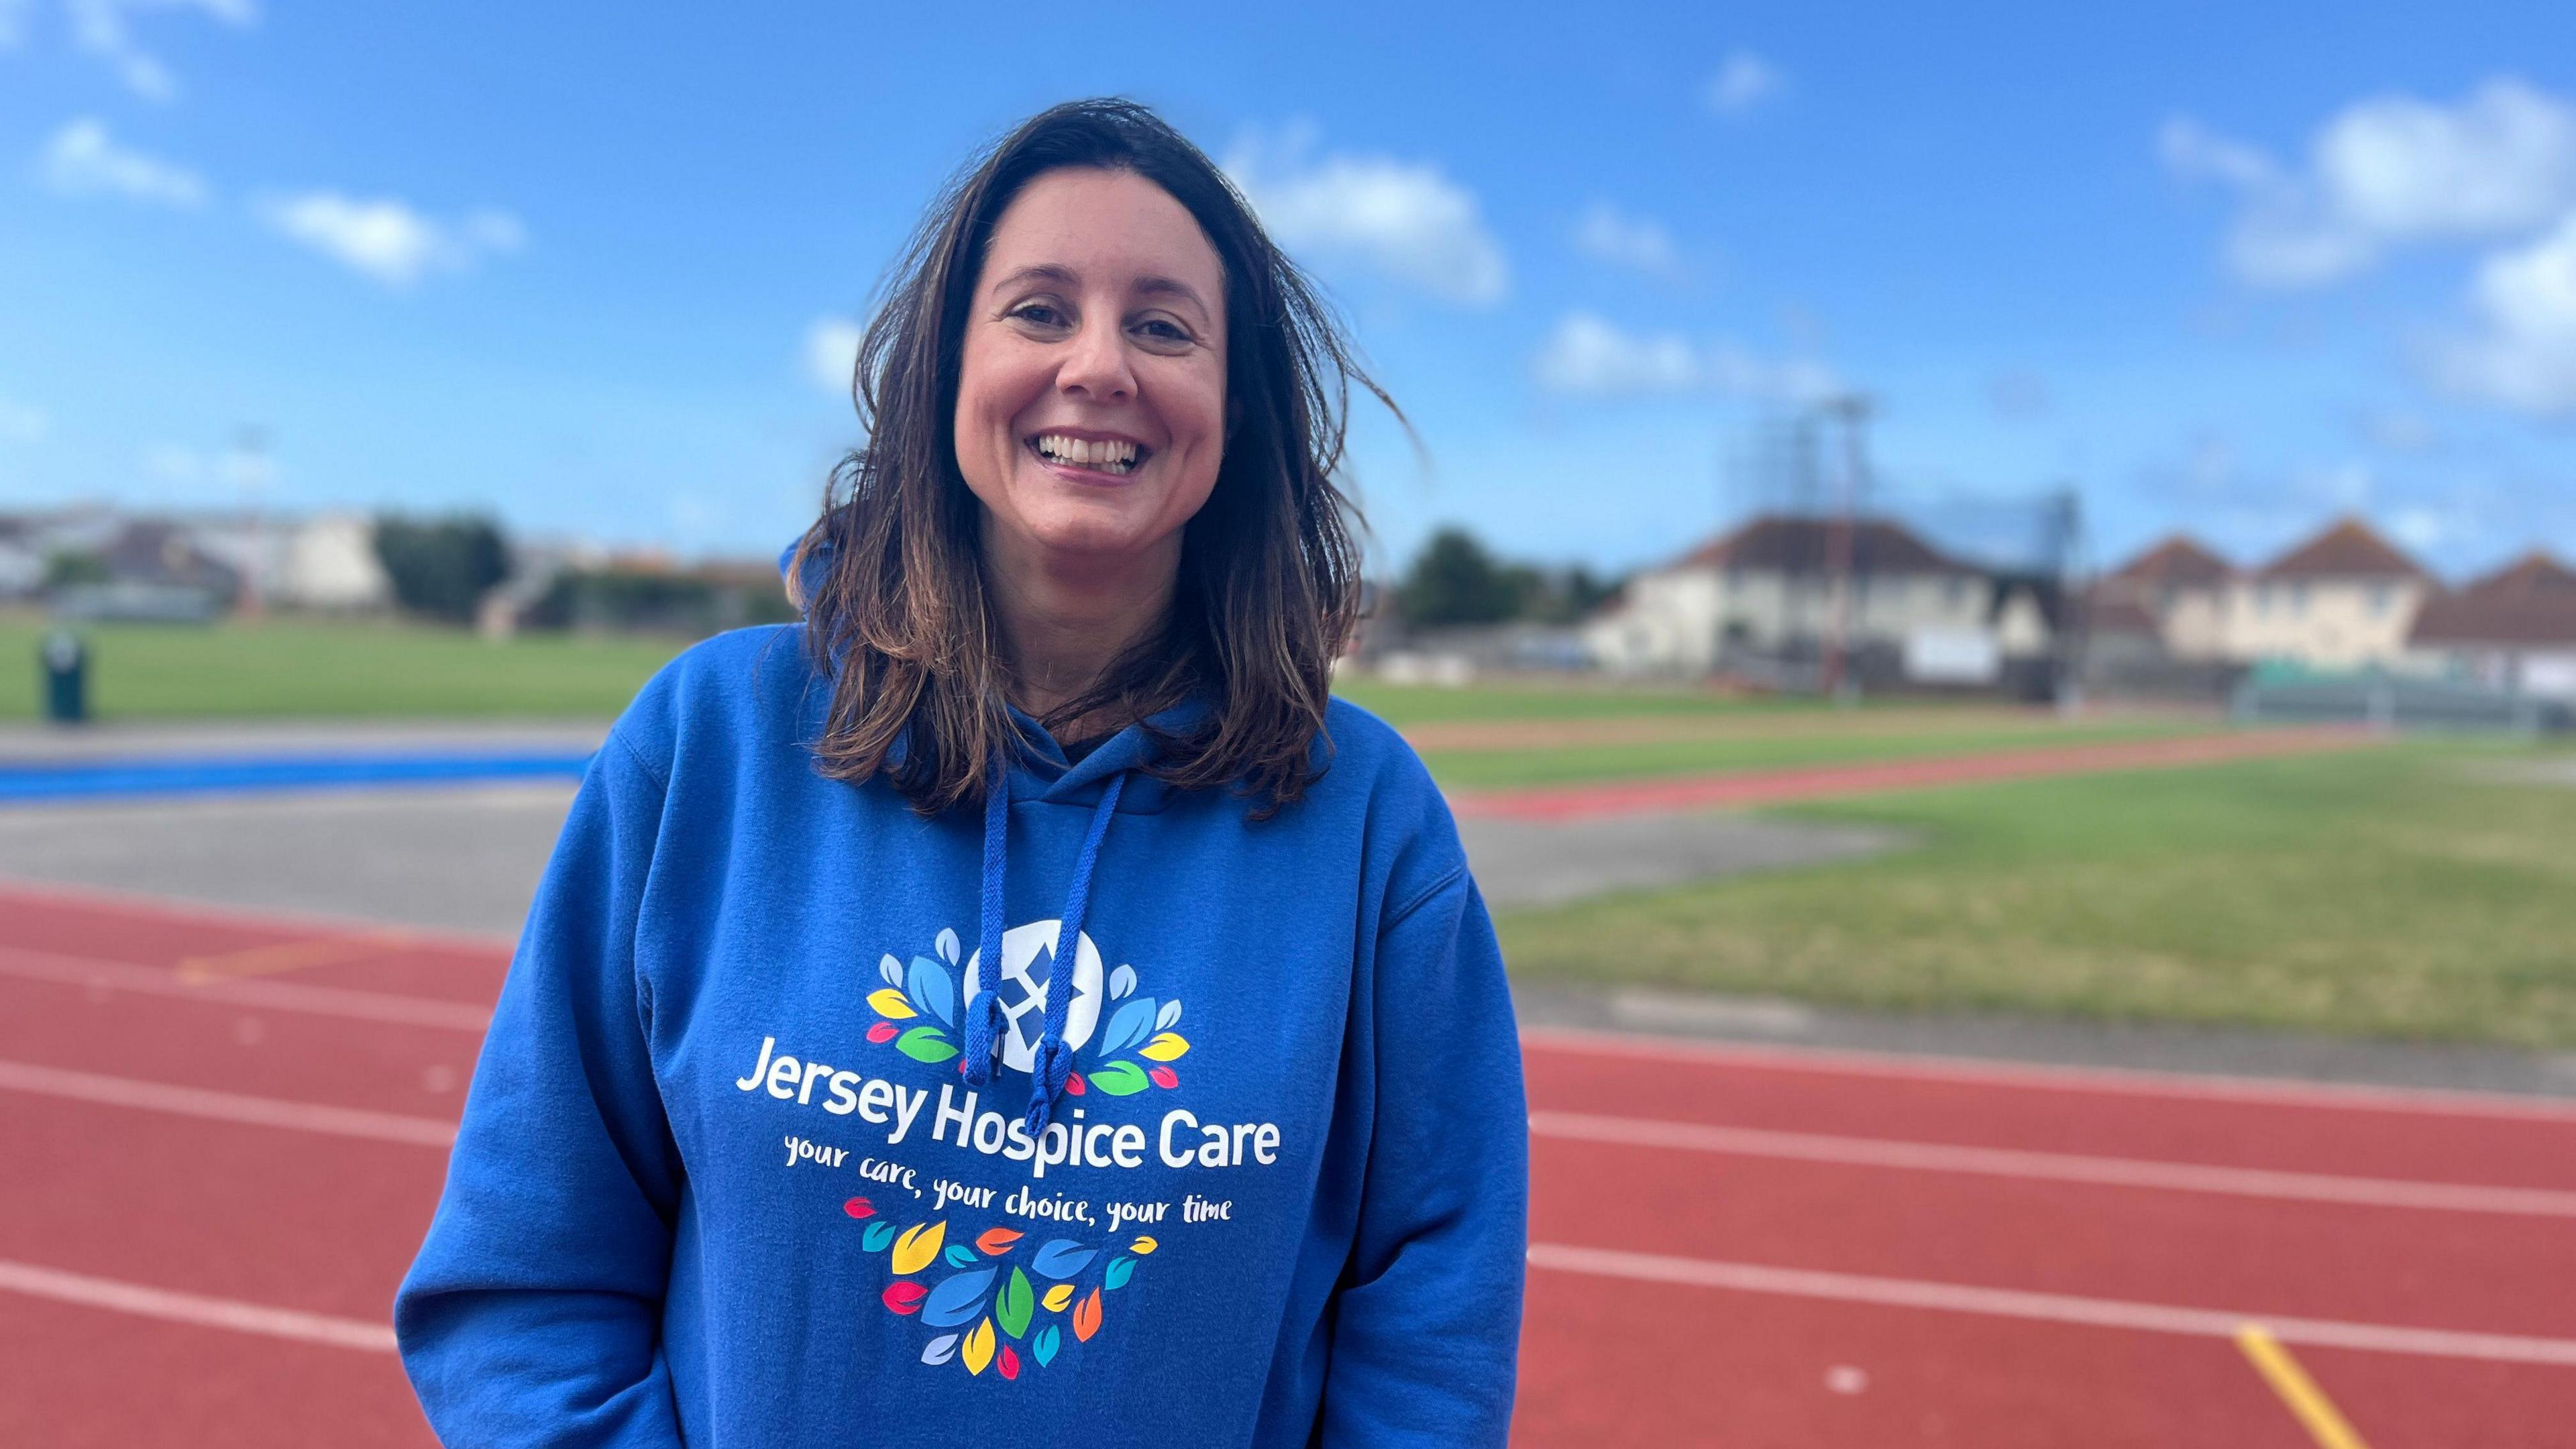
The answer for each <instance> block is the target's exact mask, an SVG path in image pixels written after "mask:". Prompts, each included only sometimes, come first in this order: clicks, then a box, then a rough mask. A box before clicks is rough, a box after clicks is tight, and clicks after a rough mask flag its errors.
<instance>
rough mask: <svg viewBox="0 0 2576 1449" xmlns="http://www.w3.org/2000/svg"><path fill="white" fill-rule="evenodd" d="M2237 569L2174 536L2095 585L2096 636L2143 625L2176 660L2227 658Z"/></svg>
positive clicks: (2188, 540) (2197, 544) (2183, 536)
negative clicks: (2107, 628)
mask: <svg viewBox="0 0 2576 1449" xmlns="http://www.w3.org/2000/svg"><path fill="white" fill-rule="evenodd" d="M2235 582H2236V567H2235V565H2233V564H2230V563H2229V562H2228V561H2227V560H2225V559H2223V558H2220V557H2219V556H2218V555H2217V554H2216V553H2214V552H2212V551H2211V550H2210V549H2209V548H2208V547H2207V546H2206V545H2204V544H2203V543H2201V542H2200V540H2198V539H2196V538H2193V537H2191V536H2190V535H2188V534H2181V533H2177V534H2173V535H2170V536H2168V537H2167V538H2165V539H2163V540H2162V541H2161V542H2159V543H2157V544H2156V545H2155V546H2154V547H2152V548H2149V549H2148V550H2147V551H2146V552H2144V553H2141V554H2139V555H2138V556H2137V557H2136V558H2133V559H2131V560H2129V561H2128V562H2127V563H2125V564H2122V565H2121V566H2120V567H2118V568H2116V569H2114V570H2112V571H2111V572H2109V573H2107V574H2104V575H2103V576H2102V577H2101V579H2100V580H2099V581H2097V582H2096V583H2095V584H2094V598H2093V603H2094V614H2093V620H2094V626H2093V627H2094V632H2095V633H2096V634H2099V633H2101V632H2102V630H2103V627H2104V625H2105V624H2106V623H2114V624H2116V625H2118V626H2119V627H2120V628H2123V629H2127V630H2129V631H2130V632H2135V630H2136V626H2137V625H2138V624H2140V623H2142V622H2143V623H2145V624H2147V625H2148V626H2149V628H2150V629H2151V631H2152V632H2153V634H2154V635H2155V637H2156V638H2157V639H2158V640H2159V641H2161V643H2162V645H2163V648H2164V652H2165V653H2166V654H2167V655H2168V656H2170V657H2172V658H2175V659H2192V660H2212V659H2224V658H2226V657H2228V647H2227V646H2228V640H2227V620H2228V613H2227V611H2228V601H2229V597H2230V595H2231V594H2232V592H2233V591H2234V587H2235Z"/></svg>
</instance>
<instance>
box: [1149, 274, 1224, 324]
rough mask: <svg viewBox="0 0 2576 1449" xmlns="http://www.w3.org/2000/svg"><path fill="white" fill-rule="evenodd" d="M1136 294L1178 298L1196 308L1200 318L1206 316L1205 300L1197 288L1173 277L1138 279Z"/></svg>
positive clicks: (1206, 306)
mask: <svg viewBox="0 0 2576 1449" xmlns="http://www.w3.org/2000/svg"><path fill="white" fill-rule="evenodd" d="M1136 293H1137V295H1139V296H1144V297H1157V296H1160V297H1179V298H1181V299H1183V300H1184V301H1187V302H1188V303H1190V304H1191V305H1192V306H1194V307H1196V308H1198V309H1199V314H1200V315H1201V316H1205V315H1207V310H1208V304H1207V299H1206V298H1205V297H1202V296H1200V295H1199V292H1198V288H1196V287H1193V286H1191V285H1190V284H1189V283H1187V282H1184V281H1181V280H1179V279H1178V278H1175V277H1156V276H1143V277H1138V278H1137V279H1136Z"/></svg>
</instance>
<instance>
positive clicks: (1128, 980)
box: [1109, 966, 1136, 1001]
mask: <svg viewBox="0 0 2576 1449" xmlns="http://www.w3.org/2000/svg"><path fill="white" fill-rule="evenodd" d="M1135 989H1136V968H1135V967H1133V966H1121V967H1119V968H1118V969H1117V970H1115V971H1112V972H1110V973H1109V999H1110V1000H1112V1001H1116V1000H1117V999H1118V998H1120V997H1122V996H1125V995H1126V994H1127V993H1128V992H1130V991H1133V990H1135Z"/></svg>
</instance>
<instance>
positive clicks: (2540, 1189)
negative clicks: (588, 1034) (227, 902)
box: [0, 892, 2576, 1449]
mask: <svg viewBox="0 0 2576 1449" xmlns="http://www.w3.org/2000/svg"><path fill="white" fill-rule="evenodd" d="M317 942H318V943H322V944H319V945H312V944H306V943H317ZM335 942H336V943H338V944H337V945H334V944H332V943H335ZM280 946H287V947H291V948H292V949H291V950H285V951H280V950H276V949H273V948H278V947H280ZM343 948H345V949H343ZM302 960H312V961H315V962H317V963H318V964H311V965H304V966H300V967H287V966H281V965H280V964H279V963H281V962H295V961H302ZM191 961H193V962H195V963H196V965H195V966H194V967H193V968H191V975H192V976H193V977H195V978H200V979H202V978H207V977H209V976H211V977H214V978H217V979H215V980H214V981H213V982H212V984H184V983H183V980H182V976H181V971H180V966H181V963H183V962H191ZM503 963H504V953H503V952H502V951H501V950H500V949H499V948H498V947H497V946H495V945H493V944H491V943H488V942H479V941H473V940H446V939H429V938H423V937H419V936H386V935H381V934H377V935H364V934H361V933H354V932H345V931H344V932H339V933H336V934H335V933H334V932H333V931H332V930H331V929H330V928H328V927H327V926H325V925H323V924H321V923H315V922H291V921H262V920H259V919H253V918H243V917H237V916H220V915H215V914H212V913H202V914H201V913H198V912H194V911H187V910H172V909H169V908H164V907H147V906H144V905H141V904H138V903H134V902H127V901H120V900H114V899H107V898H96V897H85V898H72V897H65V896H33V895H23V894H11V893H5V892H0V1161H5V1162H6V1163H7V1164H8V1165H9V1166H8V1171H7V1172H6V1174H5V1176H0V1443H8V1444H21V1443H25V1444H39V1443H41V1444H48V1445H116V1446H140V1449H158V1446H163V1445H170V1446H177V1445H181V1444H187V1445H193V1446H222V1445H243V1446H252V1445H256V1446H278V1445H297V1444H313V1445H333V1446H338V1445H360V1444H379V1443H382V1444H426V1443H428V1442H429V1435H428V1432H427V1430H426V1428H425V1427H424V1426H423V1425H422V1423H421V1421H420V1416H419V1412H418V1410H417V1409H416V1408H415V1407H414V1405H413V1403H412V1399H411V1395H410V1391H409V1389H408V1387H407V1386H406V1384H405V1383H404V1381H403V1378H402V1374H401V1370H400V1367H399V1365H398V1364H397V1363H396V1361H395V1360H394V1358H393V1356H392V1355H391V1353H390V1352H389V1351H387V1345H388V1343H389V1336H388V1335H386V1334H385V1333H384V1331H383V1328H382V1325H383V1323H384V1319H385V1313H386V1308H387V1305H388V1303H389V1302H390V1300H391V1297H392V1294H393V1290H394V1286H395V1284H396V1282H397V1281H398V1280H399V1278H400V1276H401V1273H402V1270H403V1268H404V1266H405V1265H406V1264H407V1263H408V1261H409V1259H410V1255H411V1252H412V1249H413V1248H414V1246H415V1245H416V1244H417V1243H418V1241H419V1238H420V1234H421V1232H422V1230H423V1229H424V1228H425V1227H426V1225H427V1222H428V1217H429V1212H430V1209H431V1207H432V1205H433V1203H434V1201H435V1198H436V1194H437V1190H438V1184H439V1179H440V1174H441V1172H442V1170H443V1167H444V1157H443V1154H442V1153H441V1151H440V1150H439V1149H438V1148H437V1146H436V1145H435V1142H436V1137H437V1131H438V1127H439V1124H441V1123H444V1122H447V1121H450V1120H452V1119H453V1117H454V1114H455V1112H456V1109H457V1106H458V1104H459V1102H460V1100H461V1097H462V1091H463V1084H464V1079H465V1075H466V1072H467V1071H468V1069H469V1068H470V1066H471V1063H472V1059H473V1053H474V1049H475V1046H476V1042H477V1021H476V1012H475V1010H474V1007H475V1005H476V1004H478V1003H485V1002H488V1001H489V1000H490V998H491V996H492V993H493V992H494V991H495V989H496V988H497V986H498V983H499V979H500V976H501V972H502V969H503ZM245 971H257V972H259V973H260V974H256V975H250V976H242V975H240V974H239V973H241V972H245ZM1525 1049H1526V1055H1527V1063H1528V1073H1529V1084H1530V1095H1531V1101H1532V1106H1533V1108H1534V1111H1535V1113H1536V1122H1537V1128H1536V1131H1535V1134H1534V1139H1533V1162H1534V1165H1535V1179H1536V1180H1535V1183H1534V1188H1535V1200H1534V1204H1533V1207H1534V1211H1533V1218H1532V1237H1533V1240H1534V1242H1535V1243H1536V1244H1537V1245H1538V1246H1537V1247H1536V1248H1535V1249H1534V1254H1533V1256H1534V1259H1535V1263H1536V1266H1534V1268H1533V1270H1532V1272H1531V1275H1530V1295H1529V1317H1528V1329H1527V1332H1526V1335H1525V1338H1524V1351H1523V1356H1522V1395H1521V1410H1520V1417H1519V1426H1518V1435H1517V1438H1518V1441H1519V1442H1521V1443H1524V1444H1530V1445H1555V1444H1579V1445H1582V1446H1585V1449H1598V1446H1602V1445H1609V1444H1628V1443H1655V1444H1730V1445H1734V1444H1741V1445H1776V1446H1806V1445H1867V1446H1878V1445H1894V1444H1962V1445H1979V1446H2018V1445H2028V1446H2042V1445H2048V1446H2054V1445H2068V1444H2084V1445H2087V1446H2102V1445H2151V1444H2153V1445H2166V1444H2187V1445H2201V1444H2227V1445H2250V1446H2264V1445H2272V1446H2279V1449H2298V1446H2300V1445H2305V1444H2311V1443H2313V1442H2314V1441H2313V1440H2311V1439H2310V1438H2309V1436H2308V1435H2307V1433H2306V1431H2304V1430H2303V1429H2301V1428H2300V1427H2299V1425H2298V1423H2297V1422H2296V1421H2295V1420H2294V1419H2293V1418H2292V1417H2291V1416H2290V1414H2289V1412H2288V1411H2287V1410H2286V1409H2285V1408H2284V1406H2283V1404H2282V1402H2281V1401H2280V1400H2279V1399H2278V1398H2277V1397H2276V1396H2275V1394H2274V1392H2273V1390H2272V1389H2271V1388H2270V1387H2268V1386H2267V1385H2266V1383H2265V1382H2264V1381H2263V1379H2262V1378H2260V1377H2259V1376H2258V1375H2257V1374H2256V1373H2255V1372H2254V1370H2253V1369H2252V1368H2251V1367H2250V1366H2249V1364H2248V1363H2247V1361H2246V1359H2245V1358H2244V1357H2243V1356H2242V1355H2241V1354H2240V1352H2239V1351H2238V1349H2237V1348H2236V1346H2235V1345H2234V1344H2233V1343H2232V1342H2231V1341H2230V1339H2229V1334H2230V1333H2232V1332H2233V1331H2234V1329H2235V1327H2236V1326H2237V1325H2238V1324H2240V1323H2241V1322H2242V1321H2244V1320H2246V1319H2249V1318H2250V1319H2261V1320H2263V1321H2265V1322H2267V1323H2269V1324H2270V1325H2271V1326H2272V1328H2273V1330H2274V1331H2275V1333H2276V1334H2277V1335H2278V1336H2279V1338H2280V1339H2281V1340H2282V1341H2283V1342H2284V1343H2285V1344H2287V1345H2288V1347H2289V1349H2290V1351H2291V1352H2292V1353H2293V1354H2294V1355H2295V1356H2296V1357H2297V1358H2298V1360H2299V1361H2300V1362H2301V1363H2302V1364H2303V1365H2304V1366H2305V1368H2306V1369H2307V1371H2308V1372H2309V1374H2310V1375H2311V1376H2312V1377H2313V1378H2314V1379H2315V1380H2316V1382H2317V1383H2318V1384H2319V1386H2320V1387H2321V1388H2322V1389H2323V1390H2324V1392H2325V1393H2326V1394H2327V1395H2328V1396H2329V1397H2331V1398H2332V1399H2333V1400H2334V1401H2335V1402H2336V1404H2337V1405H2339V1406H2340V1408H2341V1409H2342V1411H2343V1413H2344V1414H2345V1416H2346V1417H2348V1418H2349V1419H2350V1420H2351V1422H2352V1424H2353V1425H2354V1427H2355V1428H2356V1429H2358V1430H2359V1431H2360V1433H2361V1434H2362V1436H2363V1437H2364V1439H2366V1440H2367V1441H2368V1442H2369V1443H2370V1444H2372V1445H2374V1446H2376V1449H2404V1446H2408V1445H2425V1446H2431V1445H2441V1446H2446V1449H2449V1446H2465V1445H2487V1446H2534V1449H2537V1446H2544V1445H2559V1446H2563V1445H2565V1444H2567V1443H2568V1442H2570V1435H2569V1431H2568V1428H2567V1426H2568V1425H2570V1424H2571V1423H2576V1294H2571V1293H2569V1292H2568V1291H2567V1285H2569V1284H2570V1283H2576V1104H2556V1103H2546V1102H2534V1101H2525V1100H2518V1099H2516V1100H2507V1099H2494V1098H2484V1097H2478V1096H2472V1095H2444V1094H2436V1093H2401V1092H2368V1091H2344V1090H2340V1089H2333V1088H2313V1087H2298V1086H2289V1085H2282V1084H2263V1083H2243V1082H2228V1081H2214V1080H2210V1079H2171V1078H2159V1077H2154V1076H2148V1075H2140V1074H2110V1073H2086V1072H2079V1071H2059V1070H2052V1069H2037V1068H2014V1067H1993V1066H1985V1065H1979V1064H1968V1063H1949V1064H1945V1063H1939V1062H1926V1061H1908V1060H1898V1059H1889V1058H1862V1057H1838V1056H1834V1055H1831V1054H1824V1053H1803V1052H1796V1051H1786V1050H1780V1049H1753V1048H1720V1047H1699V1046H1694V1045H1689V1044H1674V1043H1660V1042H1650V1041H1640V1040H1638V1039H1634V1038H1620V1037H1607V1036H1585V1035H1582V1034H1578V1033H1552V1032H1545V1031H1533V1032H1532V1033H1530V1034H1529V1036H1528V1037H1527V1038H1526V1039H1525ZM138 1082H139V1083H146V1084H153V1085H155V1086H157V1087H162V1088H175V1089H179V1090H178V1092H177V1093H176V1094H175V1095H173V1096H171V1097H169V1098H167V1101H168V1102H170V1103H172V1104H175V1105H179V1106H183V1107H185V1108H187V1109H188V1110H185V1111H173V1110H169V1109H168V1107H167V1106H161V1107H155V1106H144V1105H136V1104H134V1103H133V1102H132V1101H130V1100H128V1099H129V1098H131V1097H132V1095H133V1093H134V1092H135V1090H136V1089H135V1088H134V1087H133V1086H132V1084H133V1083H138ZM312 1108H320V1109H336V1110H322V1111H309V1110H306V1109H312ZM246 1116H247V1117H250V1118H254V1119H257V1120H243V1119H244V1118H245V1117H246ZM1694 1133H1696V1134H1697V1135H1696V1136H1694V1135H1693V1134H1694ZM1604 1136H1607V1137H1609V1138H1611V1139H1614V1140H1600V1139H1601V1138H1602V1137H1604ZM1694 1144H1695V1145H1694ZM1711 1144H1717V1145H1718V1146H1719V1148H1720V1149H1721V1150H1712V1148H1711ZM2088 1174H2089V1175H2091V1178H2092V1179H2093V1180H2087V1175H2088ZM2105 1175H2107V1176H2108V1177H2109V1178H2110V1179H2111V1180H2099V1179H2101V1178H2103V1177H2104V1176H2105ZM2428 1184H2429V1185H2434V1186H2435V1187H2436V1188H2438V1189H2441V1190H2443V1191H2446V1192H2448V1193H2449V1196H2448V1197H2445V1198H2443V1199H2442V1201H2443V1202H2444V1203H2445V1204H2447V1205H2444V1206H2437V1207H2426V1206H2394V1205H2389V1204H2388V1203H2387V1202H2385V1201H2381V1200H2380V1199H2382V1198H2385V1197H2388V1196H2389V1195H2391V1194H2394V1195H2396V1196H2397V1197H2400V1198H2403V1197H2405V1196H2406V1195H2407V1194H2410V1193H2421V1192H2422V1191H2423V1189H2424V1185H2428ZM2320 1194H2322V1195H2323V1199H2332V1200H2321V1198H2320V1196H2319V1195H2320ZM2338 1194H2340V1195H2342V1197H2341V1199H2336V1195H2338ZM276 1310H285V1311H287V1313H289V1314H301V1315H316V1316H318V1317H303V1318H289V1319H286V1320H285V1321H284V1324H283V1327H281V1326H280V1324H279V1323H278V1322H276V1321H273V1320H275V1319H276V1316H277V1315H276V1313H275V1311H276ZM263 1311H266V1312H268V1313H269V1314H270V1318H268V1319H262V1318H260V1317H259V1314H260V1313H261V1312H263ZM209 1320H217V1321H209ZM316 1325H319V1327H318V1328H317V1327H316ZM261 1330H266V1331H261ZM334 1336H337V1338H338V1339H339V1341H338V1342H327V1341H317V1340H326V1339H331V1338H333V1337H334ZM352 1340H354V1346H353V1344H352Z"/></svg>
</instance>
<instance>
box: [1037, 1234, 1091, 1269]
mask: <svg viewBox="0 0 2576 1449" xmlns="http://www.w3.org/2000/svg"><path fill="white" fill-rule="evenodd" d="M1099 1256H1100V1250H1099V1249H1098V1248H1086V1247H1084V1246H1083V1245H1082V1244H1080V1243H1077V1242H1075V1241H1074V1240H1073V1239H1071V1238H1057V1239H1055V1240H1054V1241H1052V1242H1050V1243H1048V1244H1047V1245H1046V1246H1045V1247H1043V1248H1040V1249H1038V1254H1037V1256H1036V1257H1034V1258H1031V1259H1030V1260H1029V1271H1030V1272H1032V1273H1035V1274H1037V1275H1038V1276H1040V1277H1042V1278H1056V1279H1064V1278H1070V1277H1072V1276H1073V1275H1074V1274H1076V1273H1079V1272H1081V1271H1082V1270H1083V1269H1085V1268H1087V1267H1089V1266H1091V1260H1092V1259H1094V1258H1097V1257H1099Z"/></svg>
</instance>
